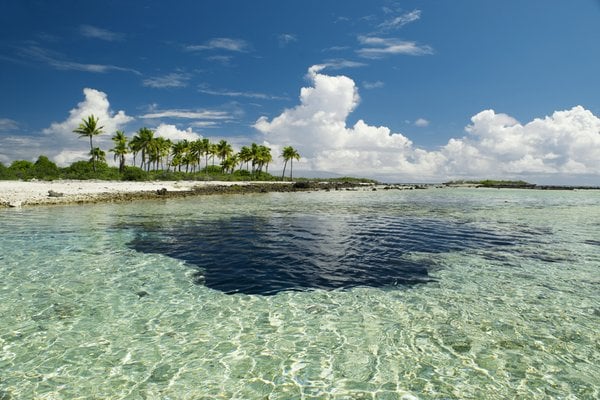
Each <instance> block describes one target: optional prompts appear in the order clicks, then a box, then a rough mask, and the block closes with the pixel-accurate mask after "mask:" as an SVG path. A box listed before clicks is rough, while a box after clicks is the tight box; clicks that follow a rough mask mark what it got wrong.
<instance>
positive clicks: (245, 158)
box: [238, 146, 252, 170]
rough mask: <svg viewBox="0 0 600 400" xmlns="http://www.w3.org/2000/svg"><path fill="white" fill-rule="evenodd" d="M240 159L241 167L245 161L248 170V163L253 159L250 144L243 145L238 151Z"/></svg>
mask: <svg viewBox="0 0 600 400" xmlns="http://www.w3.org/2000/svg"><path fill="white" fill-rule="evenodd" d="M238 160H239V162H240V168H241V167H242V164H243V163H246V170H248V163H249V162H250V161H252V150H251V149H250V147H248V146H242V148H241V149H240V152H239V153H238Z"/></svg>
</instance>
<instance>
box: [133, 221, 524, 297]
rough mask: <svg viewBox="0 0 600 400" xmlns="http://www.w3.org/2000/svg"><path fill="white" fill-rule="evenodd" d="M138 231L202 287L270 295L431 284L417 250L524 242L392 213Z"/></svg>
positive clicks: (139, 246) (141, 247)
mask: <svg viewBox="0 0 600 400" xmlns="http://www.w3.org/2000/svg"><path fill="white" fill-rule="evenodd" d="M136 229H137V232H136V238H135V239H134V240H132V241H131V242H130V243H129V246H130V247H132V248H133V249H135V250H137V251H141V252H145V253H159V254H164V255H167V256H169V257H173V258H177V259H180V260H183V261H185V262H187V263H188V264H191V265H195V266H197V267H198V268H200V272H199V273H198V274H197V275H196V276H197V282H199V283H202V284H204V285H206V286H208V287H209V288H212V289H216V290H220V291H222V292H225V293H229V294H232V293H246V294H263V295H265V294H276V293H278V292H280V291H282V290H302V289H339V288H344V289H348V288H351V287H357V286H369V287H387V286H398V285H412V284H416V283H425V282H428V281H430V280H431V279H432V278H431V277H430V276H429V273H428V271H429V270H430V269H432V268H433V267H434V264H433V262H432V261H431V260H428V259H426V258H422V259H421V260H419V261H418V262H417V261H413V260H412V259H411V258H410V257H409V255H410V254H411V253H445V252H451V251H461V250H467V249H496V250H497V251H500V249H502V248H504V247H506V246H511V245H514V244H516V243H518V242H519V241H520V240H523V236H522V234H521V236H519V235H516V234H514V233H504V234H500V233H497V232H494V231H491V230H486V229H483V228H481V227H477V226H476V225H475V224H468V223H458V222H454V221H447V220H443V219H431V218H414V217H392V216H367V217H360V218H357V217H355V216H347V215H346V216H335V215H332V216H327V217H325V216H310V215H302V216H294V215H292V216H290V215H285V216H281V215H277V216H271V217H270V218H266V217H255V216H243V217H226V218H223V219H222V220H216V221H215V220H212V221H204V220H202V219H201V220H197V221H182V222H178V223H176V224H167V225H164V224H161V225H160V226H157V225H154V224H152V225H150V226H147V225H143V224H142V225H139V226H137V227H136Z"/></svg>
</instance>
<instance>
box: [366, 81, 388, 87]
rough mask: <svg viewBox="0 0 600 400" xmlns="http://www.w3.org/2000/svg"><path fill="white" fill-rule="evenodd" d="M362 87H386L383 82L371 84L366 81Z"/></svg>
mask: <svg viewBox="0 0 600 400" xmlns="http://www.w3.org/2000/svg"><path fill="white" fill-rule="evenodd" d="M362 86H363V87H364V88H365V89H379V88H382V87H384V86H385V84H384V83H383V82H382V81H374V82H369V81H365V82H363V84H362Z"/></svg>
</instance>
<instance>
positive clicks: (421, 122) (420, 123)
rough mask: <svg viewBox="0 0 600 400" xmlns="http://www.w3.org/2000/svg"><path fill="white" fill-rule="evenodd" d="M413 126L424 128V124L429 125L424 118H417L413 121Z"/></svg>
mask: <svg viewBox="0 0 600 400" xmlns="http://www.w3.org/2000/svg"><path fill="white" fill-rule="evenodd" d="M415 126H418V127H419V128H425V127H426V126H429V121H427V120H426V119H425V118H418V119H417V120H416V121H415Z"/></svg>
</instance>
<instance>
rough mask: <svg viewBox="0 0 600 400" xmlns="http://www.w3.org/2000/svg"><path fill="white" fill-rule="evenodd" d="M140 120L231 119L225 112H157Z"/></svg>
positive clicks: (143, 116) (176, 110) (142, 116)
mask: <svg viewBox="0 0 600 400" xmlns="http://www.w3.org/2000/svg"><path fill="white" fill-rule="evenodd" d="M140 118H144V119H155V118H182V119H208V120H227V119H229V118H231V116H230V115H229V113H227V112H225V111H213V110H180V109H175V110H155V111H153V112H150V113H147V114H144V115H140Z"/></svg>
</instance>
